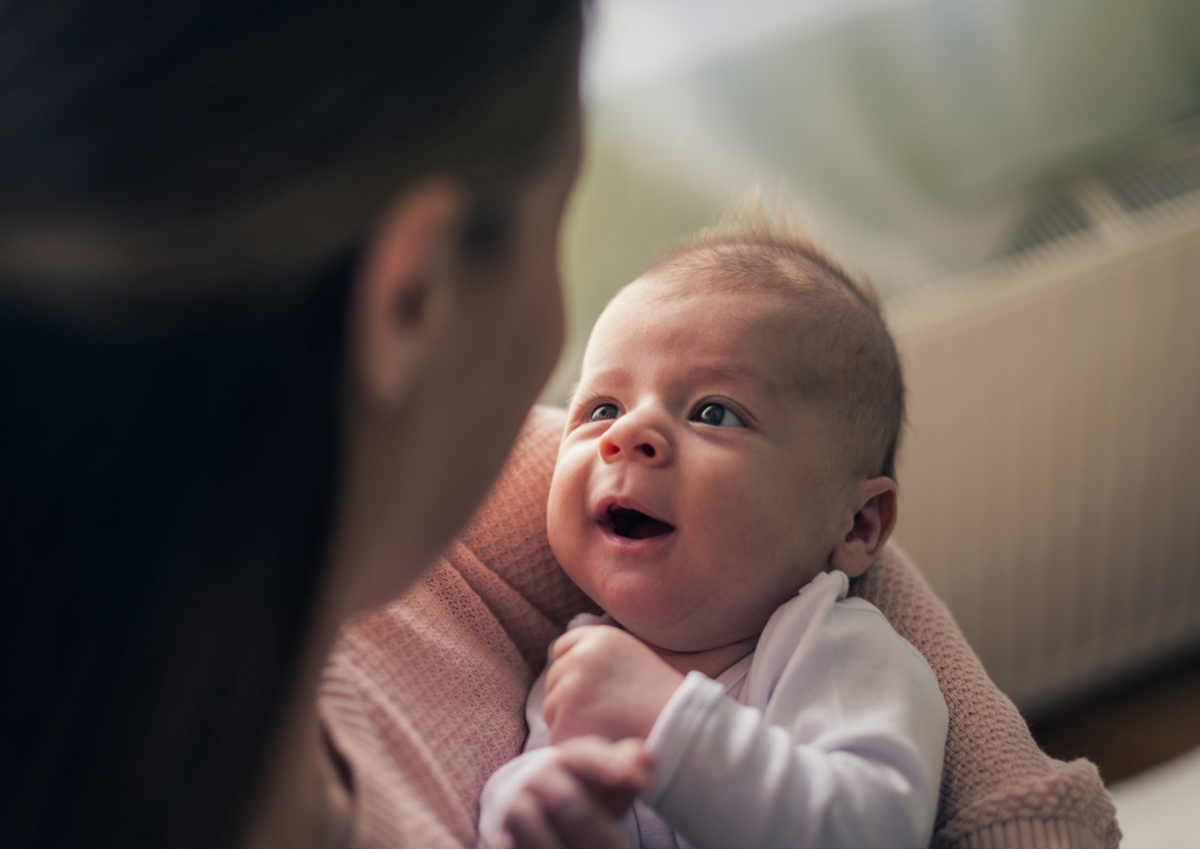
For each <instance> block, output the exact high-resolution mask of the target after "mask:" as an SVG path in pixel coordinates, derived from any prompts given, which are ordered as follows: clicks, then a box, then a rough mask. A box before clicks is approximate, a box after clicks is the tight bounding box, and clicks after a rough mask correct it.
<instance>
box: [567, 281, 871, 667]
mask: <svg viewBox="0 0 1200 850" xmlns="http://www.w3.org/2000/svg"><path fill="white" fill-rule="evenodd" d="M796 309H797V307H795V306H794V305H790V304H788V303H787V302H786V301H784V300H782V299H781V298H779V297H776V296H771V295H759V294H737V295H731V294H724V293H719V292H706V293H700V294H688V295H683V294H677V293H673V292H672V291H671V290H670V289H668V290H666V292H665V293H664V290H663V289H662V288H661V287H659V286H658V285H657V284H656V285H653V286H648V285H646V283H645V282H644V281H638V282H636V283H635V284H634V285H633V286H631V287H629V288H627V289H626V290H625V291H624V292H623V293H622V294H621V295H620V296H618V298H617V299H616V300H615V301H614V302H613V303H612V304H611V305H610V306H609V308H608V309H607V310H606V311H605V313H604V315H603V316H601V317H600V320H599V321H598V322H597V324H596V328H595V330H594V331H593V333H592V338H591V341H590V342H589V344H588V349H587V353H586V355H585V356H584V363H583V375H582V379H581V382H580V385H579V388H578V390H577V392H576V393H575V397H574V400H573V401H572V404H571V409H570V411H569V413H568V421H567V427H566V432H565V433H564V436H563V442H562V447H561V449H560V452H559V456H558V465H557V467H556V468H555V471H554V479H553V483H552V485H551V489H550V499H549V506H548V525H549V533H550V543H551V546H552V547H553V549H554V554H555V555H556V556H557V558H558V560H559V562H560V563H561V564H562V566H563V568H564V569H565V570H566V571H567V573H568V574H569V575H570V576H571V578H572V579H573V580H574V581H575V582H576V584H578V585H579V586H580V587H581V588H582V589H583V590H584V591H585V592H586V593H587V594H588V595H589V596H590V597H591V598H592V599H594V600H595V601H596V602H597V603H599V604H600V605H601V606H602V607H603V608H604V609H605V610H606V611H607V612H608V613H610V614H611V615H612V616H613V617H614V618H616V620H617V621H618V622H619V623H621V624H622V625H623V626H624V627H625V628H626V629H628V630H629V631H630V632H632V633H633V634H635V635H637V636H638V637H640V638H642V639H643V640H644V641H646V642H647V643H650V644H652V645H654V646H657V647H660V648H663V649H670V650H675V651H681V652H691V651H700V650H705V649H713V648H716V647H720V646H725V645H727V644H731V643H734V642H737V641H740V640H744V639H746V638H749V637H752V636H754V635H756V634H758V633H759V632H760V631H761V630H762V628H763V626H764V625H765V624H766V622H767V619H768V618H769V617H770V616H771V614H772V613H773V612H774V611H775V609H776V608H778V607H779V606H780V605H781V604H783V603H784V602H786V601H787V600H788V599H789V598H791V597H792V596H793V595H795V593H796V592H797V591H798V590H799V588H800V587H801V586H802V585H804V584H805V583H806V582H808V581H809V580H810V579H811V578H812V577H813V576H814V575H816V574H817V573H818V572H821V571H822V570H825V569H827V568H828V561H829V555H830V553H831V552H832V550H833V548H834V544H835V542H836V540H837V539H838V536H839V534H845V532H846V530H847V529H840V528H839V522H840V518H841V516H842V515H843V512H844V510H845V507H846V503H848V501H849V488H848V487H847V486H846V480H845V476H844V473H842V472H841V471H840V468H839V466H838V464H837V460H836V452H835V446H836V444H835V441H834V437H833V434H832V433H831V431H830V428H829V425H828V423H827V421H826V420H827V419H828V417H827V416H826V415H825V414H824V413H823V412H822V411H821V410H819V409H817V408H815V407H814V406H812V405H809V404H806V403H805V402H804V401H803V400H802V399H801V398H800V397H799V394H798V393H797V392H796V390H795V389H794V388H793V385H792V379H791V378H790V375H791V370H794V369H795V368H797V367H796V364H795V359H796V355H795V350H796V349H795V344H794V343H793V342H791V341H790V337H789V326H792V327H794V324H795V323H794V318H795V311H796ZM793 333H794V331H793Z"/></svg>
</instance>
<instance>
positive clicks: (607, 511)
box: [593, 496, 676, 528]
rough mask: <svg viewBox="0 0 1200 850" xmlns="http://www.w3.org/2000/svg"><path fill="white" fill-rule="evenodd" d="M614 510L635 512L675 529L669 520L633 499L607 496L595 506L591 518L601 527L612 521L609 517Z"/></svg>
mask: <svg viewBox="0 0 1200 850" xmlns="http://www.w3.org/2000/svg"><path fill="white" fill-rule="evenodd" d="M614 508H622V509H624V510H627V511H637V512H638V513H640V514H645V515H646V516H648V517H650V519H653V520H657V521H658V522H661V523H664V524H666V525H669V526H671V527H672V528H675V527H676V526H675V523H673V522H671V521H670V520H669V519H667V518H666V517H664V516H662V515H661V514H658V513H656V512H654V511H652V510H650V509H649V508H647V507H646V506H645V505H643V504H642V503H641V502H638V501H636V500H634V499H628V498H624V497H616V496H608V497H606V498H603V499H601V500H600V502H599V504H597V505H596V510H595V512H594V514H593V516H594V517H595V519H596V522H598V523H600V524H602V525H603V524H611V523H612V520H611V518H610V515H611V512H612V510H613V509H614Z"/></svg>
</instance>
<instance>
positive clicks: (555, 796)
mask: <svg viewBox="0 0 1200 850" xmlns="http://www.w3.org/2000/svg"><path fill="white" fill-rule="evenodd" d="M504 828H505V830H506V831H507V832H508V833H509V835H511V836H512V838H513V841H514V843H515V845H516V846H518V847H623V846H625V833H624V830H623V828H622V827H621V825H620V824H619V823H618V822H617V821H616V820H615V819H614V817H613V816H612V815H611V814H610V813H609V811H608V808H607V807H606V806H605V805H604V804H603V803H601V802H600V801H599V800H598V799H597V798H596V797H595V796H593V794H592V793H591V792H589V790H588V789H587V788H585V787H584V785H583V783H582V782H581V781H580V780H579V779H578V778H577V777H575V776H574V775H572V774H571V773H570V772H568V771H567V770H561V769H558V770H548V771H543V772H542V773H540V774H538V775H537V776H535V777H534V778H532V779H531V780H530V781H529V782H528V783H527V784H526V786H525V789H524V791H523V793H522V794H521V795H520V797H519V798H518V800H516V801H514V804H513V806H512V807H511V808H510V809H509V812H508V816H507V817H506V818H505V822H504Z"/></svg>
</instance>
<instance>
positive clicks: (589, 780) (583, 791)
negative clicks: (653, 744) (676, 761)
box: [481, 737, 654, 847]
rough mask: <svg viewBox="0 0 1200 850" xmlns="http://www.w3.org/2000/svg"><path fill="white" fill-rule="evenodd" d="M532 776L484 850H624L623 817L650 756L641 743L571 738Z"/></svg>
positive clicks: (646, 776) (642, 784)
mask: <svg viewBox="0 0 1200 850" xmlns="http://www.w3.org/2000/svg"><path fill="white" fill-rule="evenodd" d="M554 749H555V755H554V757H553V758H552V759H551V760H550V761H548V762H546V763H545V764H544V765H543V766H542V767H541V768H540V769H539V770H538V771H537V772H536V773H535V774H533V775H532V776H531V777H530V778H529V779H528V780H526V782H525V784H524V785H523V786H522V788H521V790H520V791H519V792H518V793H517V795H516V797H514V798H513V800H512V802H511V804H510V805H509V806H508V810H507V812H506V813H505V816H504V821H503V826H502V830H503V831H502V834H501V835H499V836H495V835H482V836H481V838H482V839H483V840H484V841H485V842H488V845H487V846H493V847H495V846H505V845H507V846H510V847H625V846H627V844H626V839H625V830H624V829H623V827H622V825H621V823H620V821H619V820H618V818H620V817H621V816H622V815H624V814H625V811H626V810H627V809H628V808H629V806H630V804H631V803H632V802H633V798H634V797H636V796H637V795H638V794H640V793H641V792H642V791H644V790H646V788H647V787H648V786H649V784H650V773H651V770H652V769H653V762H654V759H653V756H652V755H651V754H650V752H649V750H647V749H646V747H645V745H644V744H642V742H641V741H634V740H626V741H619V742H617V743H613V742H612V741H606V740H604V739H603V738H597V737H584V738H573V739H572V740H570V741H566V742H564V743H563V744H562V745H560V746H557V747H555V748H554Z"/></svg>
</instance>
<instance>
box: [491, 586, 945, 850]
mask: <svg viewBox="0 0 1200 850" xmlns="http://www.w3.org/2000/svg"><path fill="white" fill-rule="evenodd" d="M849 586H850V585H849V580H848V579H847V578H846V575H845V574H844V573H842V572H838V571H835V572H831V573H821V574H820V575H818V576H817V577H816V578H814V579H813V580H812V581H811V582H809V583H808V584H807V585H805V586H804V587H803V588H801V589H800V593H799V595H797V596H796V597H795V598H794V599H792V600H790V601H788V602H787V603H785V604H784V605H782V606H780V607H779V609H778V610H777V611H776V612H775V613H774V614H772V615H771V619H770V620H769V621H767V625H766V628H765V629H763V633H762V636H761V637H760V638H759V641H758V646H757V648H756V650H755V651H754V652H753V653H752V654H751V655H748V656H747V657H746V658H744V659H742V660H741V661H739V662H738V663H737V664H734V665H733V666H732V667H730V668H729V669H728V670H726V671H725V672H724V673H722V674H721V675H720V676H719V677H718V678H717V680H716V681H714V680H712V679H709V678H708V677H707V676H704V675H703V674H701V673H697V672H692V673H689V674H688V675H687V677H686V678H685V679H684V681H683V684H682V685H680V686H679V688H678V689H677V690H676V691H675V693H674V695H673V696H672V697H671V699H670V700H669V701H668V702H667V704H666V706H665V707H664V708H663V710H662V713H661V714H659V716H658V720H657V721H656V722H655V724H654V728H653V729H652V730H651V732H650V735H649V737H648V738H647V739H646V743H647V746H648V747H649V748H650V749H651V750H652V751H653V752H654V754H655V756H656V759H657V766H656V769H655V774H654V781H653V784H652V786H651V787H650V789H649V790H648V791H647V792H646V794H644V795H643V796H642V798H639V799H638V800H637V801H635V803H634V806H633V808H632V809H631V810H630V812H629V814H628V815H626V818H625V825H626V829H627V831H628V836H629V843H630V845H631V846H633V847H689V846H710V847H721V846H724V847H871V846H891V847H917V846H921V847H925V846H928V844H929V838H930V835H931V834H932V832H933V820H934V815H935V814H936V812H937V802H938V789H939V785H940V783H941V774H942V758H943V755H944V751H945V741H946V723H947V714H946V704H945V702H944V701H943V700H942V695H941V691H940V690H939V689H938V684H937V679H936V678H935V676H934V674H933V671H932V670H930V669H929V665H928V664H927V663H926V662H925V659H924V658H923V657H922V656H921V654H920V653H918V652H917V651H916V650H915V649H914V648H913V647H912V645H910V644H909V643H908V642H907V641H905V640H904V639H903V638H902V637H900V636H899V635H898V634H896V632H895V631H894V630H893V629H892V627H891V625H889V624H888V622H887V620H886V619H885V618H884V616H883V615H882V614H881V613H880V612H879V610H878V609H877V608H875V606H873V605H871V603H869V602H866V601H865V600H862V599H857V598H847V596H846V593H847V591H848V589H849ZM597 624H608V625H614V622H613V620H612V619H611V618H608V617H604V618H601V617H596V616H594V615H591V614H581V615H579V616H578V617H576V618H575V619H573V620H572V621H571V624H570V626H568V628H575V627H577V626H581V625H597ZM545 679H546V674H545V672H544V671H543V673H542V675H541V676H540V677H538V680H537V681H536V682H535V683H534V686H533V691H532V692H531V693H530V696H529V701H528V703H527V706H526V716H527V718H528V720H529V730H530V732H529V738H528V740H527V741H526V742H525V752H524V753H523V754H522V755H520V756H518V757H517V758H515V759H513V760H512V761H510V762H508V763H507V764H505V765H504V766H503V767H501V768H500V770H498V771H496V773H494V774H493V775H492V777H491V778H490V779H489V780H488V783H487V785H486V786H485V788H484V791H483V798H482V801H481V809H480V817H479V831H480V839H481V841H483V842H484V843H485V844H488V845H493V846H494V845H495V844H496V843H498V842H499V841H500V836H501V825H502V824H503V821H504V814H505V812H506V810H507V808H508V806H509V805H510V804H511V801H512V799H513V798H514V797H515V795H516V793H517V791H519V789H520V788H521V787H522V786H523V784H524V783H525V781H526V780H527V778H528V777H529V776H530V775H532V773H534V772H536V771H537V770H538V769H539V768H540V766H541V765H542V764H543V763H544V761H545V759H546V758H548V757H551V756H552V755H553V749H552V748H551V747H549V744H550V732H549V729H548V727H547V726H546V723H545V720H544V719H543V718H542V711H541V706H542V701H543V699H544V697H545Z"/></svg>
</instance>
